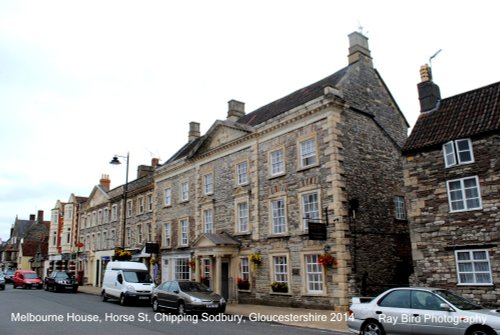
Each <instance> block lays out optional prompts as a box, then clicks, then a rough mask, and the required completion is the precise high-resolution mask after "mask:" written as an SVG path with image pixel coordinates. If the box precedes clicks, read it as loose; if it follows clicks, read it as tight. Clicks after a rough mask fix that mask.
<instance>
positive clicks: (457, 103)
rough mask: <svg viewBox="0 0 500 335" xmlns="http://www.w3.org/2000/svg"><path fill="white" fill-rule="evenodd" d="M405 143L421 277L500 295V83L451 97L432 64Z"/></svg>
mask: <svg viewBox="0 0 500 335" xmlns="http://www.w3.org/2000/svg"><path fill="white" fill-rule="evenodd" d="M418 92H419V99H420V104H421V114H420V116H419V118H418V120H417V123H416V125H415V127H414V129H413V131H412V133H411V135H410V136H409V138H408V140H407V142H406V144H405V146H404V151H403V153H404V156H405V157H406V161H405V184H406V187H407V200H408V203H409V222H410V232H411V241H412V252H413V259H414V262H415V283H416V284H421V285H425V286H436V287H444V288H449V289H451V290H453V291H457V292H458V293H461V294H463V295H465V296H468V297H470V298H474V299H476V300H478V301H480V302H481V303H482V304H485V305H496V306H498V305H499V304H498V301H500V290H499V289H498V284H499V283H500V277H499V273H500V250H499V248H498V246H499V243H500V232H499V227H500V211H499V205H500V161H499V153H500V83H495V84H491V85H488V86H485V87H481V88H478V89H475V90H472V91H469V92H465V93H462V94H459V95H456V96H452V97H449V98H446V99H441V96H440V91H439V87H438V86H437V85H436V84H435V83H434V82H433V81H432V75H431V73H430V68H429V67H428V66H423V67H422V68H421V83H419V84H418Z"/></svg>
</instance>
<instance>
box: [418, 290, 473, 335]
mask: <svg viewBox="0 0 500 335" xmlns="http://www.w3.org/2000/svg"><path fill="white" fill-rule="evenodd" d="M411 292H412V294H411V305H412V316H413V318H412V319H411V321H412V330H413V333H415V334H428V335H454V334H459V328H458V326H459V324H458V323H459V320H460V318H458V317H457V316H456V312H452V311H446V310H443V308H442V307H441V304H444V303H445V302H444V300H441V298H439V297H438V296H436V295H435V294H433V293H431V292H427V291H419V290H414V291H411ZM454 323H457V324H454ZM461 327H462V328H465V326H463V325H462V326H461Z"/></svg>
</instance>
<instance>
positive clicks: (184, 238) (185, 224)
mask: <svg viewBox="0 0 500 335" xmlns="http://www.w3.org/2000/svg"><path fill="white" fill-rule="evenodd" d="M179 245H180V246H183V247H185V246H188V245H189V220H188V219H181V220H180V221H179Z"/></svg>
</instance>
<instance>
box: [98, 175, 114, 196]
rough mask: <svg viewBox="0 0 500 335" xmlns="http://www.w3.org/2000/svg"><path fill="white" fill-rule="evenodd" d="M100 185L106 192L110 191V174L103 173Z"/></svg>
mask: <svg viewBox="0 0 500 335" xmlns="http://www.w3.org/2000/svg"><path fill="white" fill-rule="evenodd" d="M99 185H100V186H101V188H102V189H103V190H105V191H106V192H107V191H109V189H110V187H111V179H109V175H107V174H103V175H102V176H101V179H100V180H99Z"/></svg>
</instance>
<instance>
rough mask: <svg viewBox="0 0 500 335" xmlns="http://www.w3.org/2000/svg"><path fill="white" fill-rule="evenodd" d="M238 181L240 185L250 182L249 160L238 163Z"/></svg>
mask: <svg viewBox="0 0 500 335" xmlns="http://www.w3.org/2000/svg"><path fill="white" fill-rule="evenodd" d="M236 183H237V184H238V185H246V184H248V161H243V162H239V163H238V164H236Z"/></svg>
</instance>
